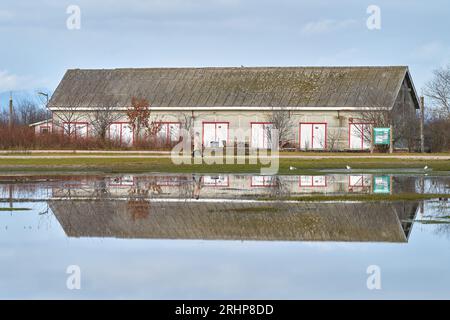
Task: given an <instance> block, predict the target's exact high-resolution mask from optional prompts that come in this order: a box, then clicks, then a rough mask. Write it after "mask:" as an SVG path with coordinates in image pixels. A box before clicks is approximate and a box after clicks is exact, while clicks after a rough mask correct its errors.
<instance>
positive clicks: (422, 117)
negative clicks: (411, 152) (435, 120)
mask: <svg viewBox="0 0 450 320" xmlns="http://www.w3.org/2000/svg"><path fill="white" fill-rule="evenodd" d="M424 124H425V99H424V97H423V96H422V97H420V152H422V153H424V152H425V136H424V133H423V129H424V128H423V127H424Z"/></svg>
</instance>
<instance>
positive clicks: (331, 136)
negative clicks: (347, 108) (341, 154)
mask: <svg viewBox="0 0 450 320" xmlns="http://www.w3.org/2000/svg"><path fill="white" fill-rule="evenodd" d="M342 133H343V130H342V127H341V126H339V127H337V128H334V129H331V130H329V131H328V135H327V136H328V137H327V138H328V149H329V150H330V151H336V150H338V149H339V142H340V141H341V139H342Z"/></svg>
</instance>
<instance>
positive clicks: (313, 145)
mask: <svg viewBox="0 0 450 320" xmlns="http://www.w3.org/2000/svg"><path fill="white" fill-rule="evenodd" d="M326 140H327V130H326V124H325V123H300V148H301V149H304V150H308V149H325V148H326Z"/></svg>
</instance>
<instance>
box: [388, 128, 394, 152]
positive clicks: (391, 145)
mask: <svg viewBox="0 0 450 320" xmlns="http://www.w3.org/2000/svg"><path fill="white" fill-rule="evenodd" d="M393 127H394V126H393V125H392V124H391V125H390V126H389V129H390V130H389V153H394V132H393Z"/></svg>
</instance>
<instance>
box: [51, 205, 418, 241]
mask: <svg viewBox="0 0 450 320" xmlns="http://www.w3.org/2000/svg"><path fill="white" fill-rule="evenodd" d="M49 206H50V208H51V210H52V212H53V213H54V215H55V216H56V218H57V219H58V221H59V223H60V224H61V226H62V228H63V229H64V231H65V233H66V234H67V236H69V237H116V238H143V239H145V238H147V239H208V240H218V239H221V240H283V241H376V242H378V241H380V242H406V241H407V237H408V233H409V229H410V227H409V226H410V223H409V224H405V225H403V224H402V220H404V219H405V220H411V219H413V217H414V214H415V212H416V209H417V207H418V203H416V202H411V203H405V202H392V203H383V202H372V203H344V202H336V203H319V202H317V203H298V204H288V203H277V204H275V205H274V204H266V203H259V204H258V203H250V204H249V203H224V202H217V203H212V202H206V203H202V202H184V201H181V202H147V201H131V200H130V201H120V200H96V201H85V200H52V201H49ZM270 206H276V207H277V208H279V211H277V212H274V210H271V209H270ZM258 207H259V208H260V209H263V210H258V211H255V212H252V211H250V212H246V211H245V210H246V209H249V208H258ZM267 207H269V208H267ZM266 208H267V209H266ZM242 210H244V212H243V211H242Z"/></svg>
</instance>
